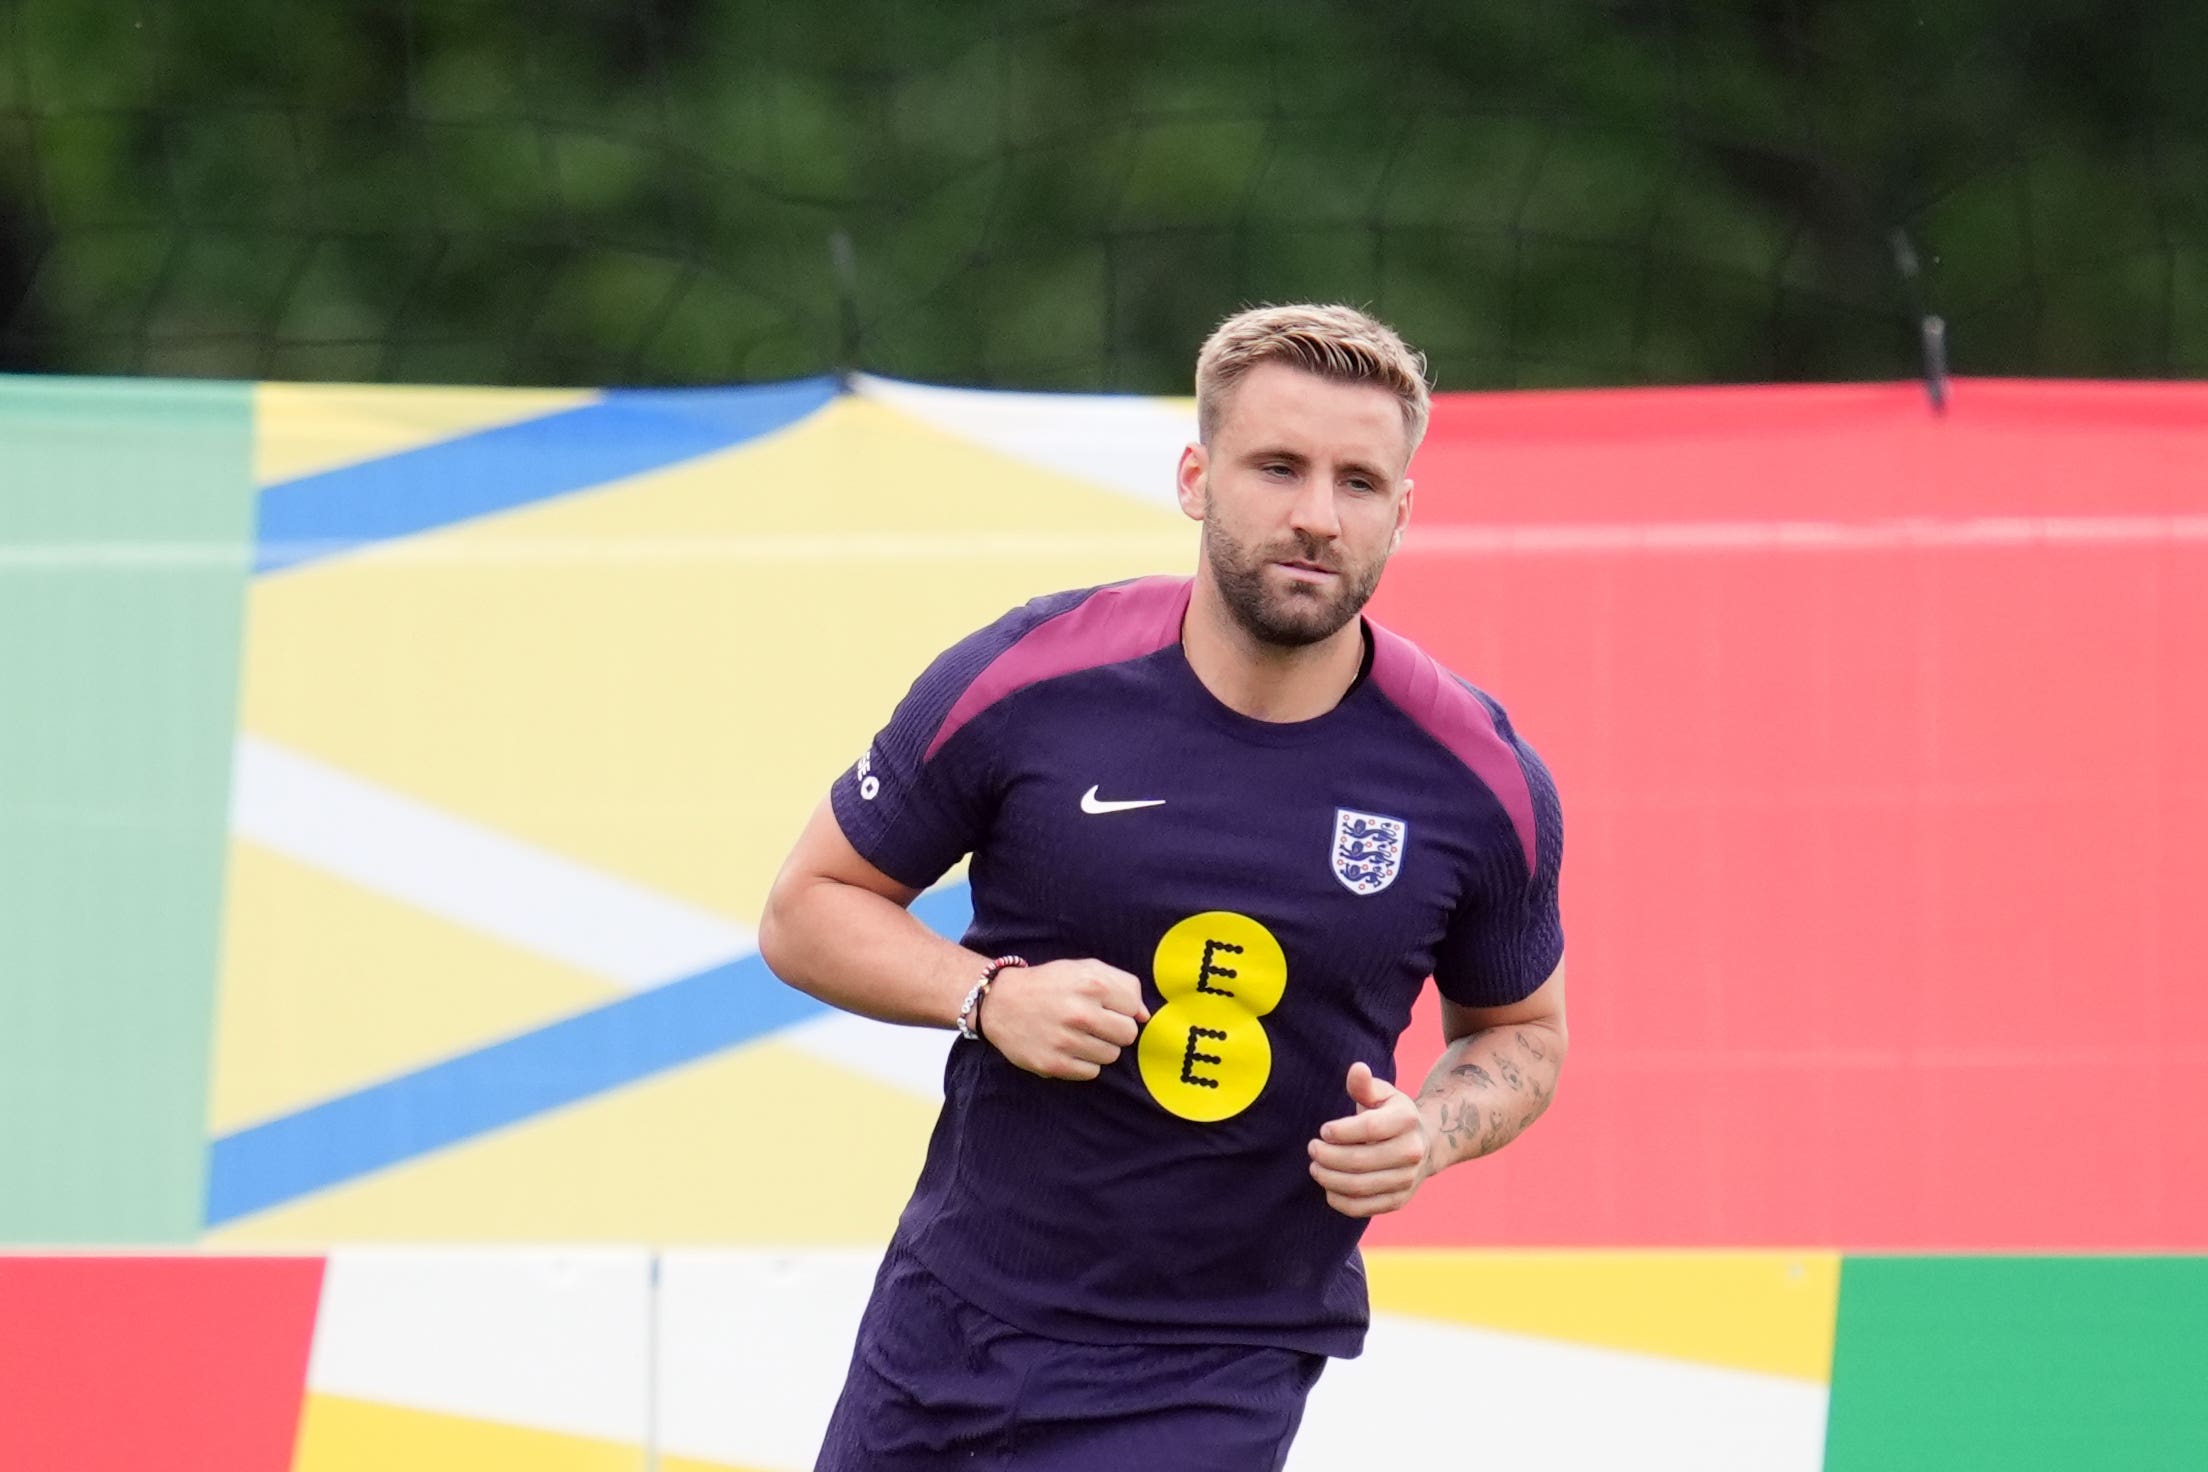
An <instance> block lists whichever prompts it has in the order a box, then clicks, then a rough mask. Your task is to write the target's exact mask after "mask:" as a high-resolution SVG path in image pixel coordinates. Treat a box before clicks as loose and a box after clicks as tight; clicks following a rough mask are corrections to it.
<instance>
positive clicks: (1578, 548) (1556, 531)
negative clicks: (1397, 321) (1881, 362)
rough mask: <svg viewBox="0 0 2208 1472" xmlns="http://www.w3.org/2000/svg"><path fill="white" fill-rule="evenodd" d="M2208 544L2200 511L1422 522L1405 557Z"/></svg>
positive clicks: (1407, 538) (2207, 525) (1406, 544)
mask: <svg viewBox="0 0 2208 1472" xmlns="http://www.w3.org/2000/svg"><path fill="white" fill-rule="evenodd" d="M2152 542H2208V516H1983V517H1975V518H1971V519H1968V520H1960V521H1938V520H1933V519H1931V518H1918V517H1902V518H1894V519H1889V520H1885V521H1860V522H1850V521H1680V522H1585V523H1572V522H1560V523H1551V524H1541V523H1526V524H1518V525H1497V526H1478V525H1463V524H1457V525H1449V526H1421V525H1420V524H1419V523H1418V522H1417V521H1416V520H1413V521H1412V523H1411V527H1410V530H1409V531H1408V532H1407V533H1405V535H1404V538H1403V552H1404V555H1406V556H1414V555H1415V556H1433V557H1482V556H1485V557H1511V556H1538V555H1542V554H1555V553H1586V552H1643V553H1665V552H1874V551H1884V550H1886V549H1889V548H1894V547H2032V546H2079V545H2096V546H2105V545H2132V544H2137V543H2152Z"/></svg>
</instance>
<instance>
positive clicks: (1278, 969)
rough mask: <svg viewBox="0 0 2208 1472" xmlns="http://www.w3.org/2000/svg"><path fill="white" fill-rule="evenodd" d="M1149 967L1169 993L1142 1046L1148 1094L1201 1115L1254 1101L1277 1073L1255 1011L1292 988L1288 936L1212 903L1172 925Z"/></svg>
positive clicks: (1209, 1117)
mask: <svg viewBox="0 0 2208 1472" xmlns="http://www.w3.org/2000/svg"><path fill="white" fill-rule="evenodd" d="M1150 972H1151V975H1152V977H1153V978H1155V979H1156V981H1157V983H1158V991H1159V992H1160V993H1161V994H1163V996H1164V997H1165V1005H1164V1006H1162V1007H1160V1008H1159V1009H1158V1010H1157V1011H1155V1012H1153V1013H1151V1014H1150V1021H1149V1022H1148V1023H1147V1024H1146V1025H1145V1026H1144V1027H1143V1029H1142V1038H1141V1040H1140V1041H1139V1042H1138V1043H1137V1044H1136V1045H1135V1059H1136V1062H1137V1063H1139V1064H1140V1065H1141V1067H1142V1082H1143V1084H1144V1086H1145V1087H1147V1088H1148V1089H1149V1090H1150V1096H1151V1097H1152V1098H1153V1099H1156V1100H1157V1101H1158V1102H1159V1103H1160V1104H1162V1105H1164V1106H1165V1107H1166V1109H1168V1110H1169V1111H1171V1112H1172V1113H1174V1114H1178V1115H1179V1116H1180V1117H1181V1118H1183V1119H1193V1120H1196V1121H1198V1122H1199V1123H1203V1124H1209V1123H1211V1122H1213V1121H1215V1120H1221V1119H1227V1118H1230V1117H1231V1116H1233V1115H1237V1114H1240V1113H1241V1112H1242V1111H1243V1110H1245V1109H1247V1108H1249V1107H1250V1105H1252V1104H1253V1103H1255V1102H1256V1101H1257V1096H1258V1095H1259V1094H1260V1093H1262V1092H1264V1089H1265V1080H1266V1079H1268V1078H1270V1077H1271V1076H1272V1072H1273V1044H1272V1040H1271V1039H1270V1038H1268V1037H1266V1036H1265V1024H1264V1023H1262V1022H1259V1021H1258V1020H1257V1019H1258V1018H1260V1017H1263V1016H1264V1015H1265V1014H1266V1013H1268V1012H1270V1011H1272V1010H1273V1009H1274V1008H1275V1007H1277V1006H1279V1005H1280V997H1281V993H1282V992H1284V991H1286V990H1287V989H1288V958H1287V956H1286V955H1284V954H1283V953H1282V951H1281V949H1280V942H1279V941H1277V940H1275V939H1274V938H1273V933H1272V932H1271V931H1269V930H1267V929H1266V928H1265V927H1264V926H1262V925H1260V924H1258V923H1257V922H1256V921H1255V920H1252V919H1251V918H1250V917H1249V916H1247V915H1237V914H1235V913H1234V912H1233V911H1232V910H1209V911H1206V912H1205V913H1204V914H1201V915H1191V916H1189V917H1188V918H1187V919H1186V920H1183V921H1182V922H1181V923H1180V924H1178V925H1176V926H1174V927H1173V928H1172V929H1171V930H1168V931H1167V932H1166V933H1165V938H1164V939H1163V940H1161V941H1159V942H1158V953H1157V956H1156V958H1155V959H1154V960H1152V962H1151V963H1150Z"/></svg>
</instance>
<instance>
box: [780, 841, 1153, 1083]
mask: <svg viewBox="0 0 2208 1472" xmlns="http://www.w3.org/2000/svg"><path fill="white" fill-rule="evenodd" d="M919 893H920V892H919V891H918V890H916V889H913V888H912V887H911V886H909V885H905V884H900V883H898V882H897V881H896V880H894V879H892V878H890V877H889V876H888V875H887V874H884V873H883V872H882V871H881V870H880V869H878V868H876V867H875V866H874V865H873V864H871V863H869V862H867V860H866V858H865V856H864V855H862V854H861V853H860V852H859V851H858V850H857V849H855V848H853V847H852V846H851V840H850V839H849V838H847V837H845V836H844V832H843V828H842V826H841V825H840V824H839V823H837V822H836V815H835V812H834V810H833V808H832V807H831V805H830V804H829V803H826V802H823V803H821V804H820V806H819V807H817V808H815V809H814V810H813V816H812V818H811V819H810V820H809V821H808V822H807V823H806V825H805V831H804V833H803V834H801V835H800V836H799V838H798V840H797V846H796V847H795V848H793V849H792V850H791V851H790V856H789V858H788V859H787V860H785V861H784V862H783V865H782V872H781V873H780V874H778V875H776V876H775V880H774V886H773V888H772V889H770V890H769V891H768V893H767V906H766V912H765V914H764V915H762V916H761V917H760V921H759V954H760V955H761V956H762V957H764V958H765V960H766V963H767V966H768V967H769V968H770V969H771V970H772V971H773V972H774V974H775V975H777V976H779V977H781V978H782V979H783V980H784V981H786V982H788V983H789V984H790V985H791V986H794V987H796V988H797V989H798V990H799V991H802V992H804V993H806V994H807V995H809V996H814V997H818V998H819V999H820V1000H821V1001H823V1002H826V1003H828V1004H829V1005H830V1006H833V1007H840V1008H842V1009H843V1010H844V1011H846V1012H856V1013H858V1014H860V1015H861V1016H865V1017H874V1018H879V1019H880V1020H882V1021H884V1022H902V1023H911V1024H918V1025H921V1026H929V1027H951V1026H954V1025H955V1024H956V1023H957V1021H958V1009H959V1007H960V1005H961V1004H962V1003H963V1002H964V1001H965V1000H966V993H967V992H968V991H969V990H970V989H971V988H972V987H973V984H974V982H975V981H976V980H977V979H978V978H979V977H980V976H981V973H982V968H983V967H984V966H985V965H987V964H988V960H989V958H988V957H985V956H983V955H981V954H980V953H978V952H975V951H969V950H967V949H966V948H965V947H964V946H961V945H959V944H957V943H956V942H953V941H949V940H945V939H944V938H943V937H942V936H940V935H937V934H936V933H935V932H934V931H932V930H930V929H928V927H927V926H925V925H923V924H921V923H920V921H919V920H917V919H915V918H914V917H913V915H912V913H911V912H910V911H909V910H907V909H906V908H905V907H906V906H908V905H910V904H911V903H912V902H913V900H914V899H915V898H916V897H918V895H919ZM1149 1017H1150V1012H1149V1009H1148V1008H1147V1007H1145V1006H1144V1005H1143V1001H1142V984H1141V983H1140V982H1138V981H1137V980H1136V979H1135V978H1134V977H1132V976H1130V975H1128V974H1127V973H1126V972H1124V971H1120V970H1117V969H1115V968H1113V967H1110V966H1106V965H1105V964H1104V963H1103V962H1101V961H1054V962H1051V963H1050V964H1048V965H1043V966H1037V967H1034V968H1033V969H1031V970H1013V971H1006V972H1004V973H1003V974H1002V975H1000V976H999V977H998V978H997V980H996V981H995V982H994V983H992V984H991V986H990V988H989V996H988V1000H987V1001H985V1002H984V1003H983V1004H982V1008H981V1016H980V1030H981V1033H982V1035H983V1036H984V1037H985V1038H987V1039H988V1041H989V1042H990V1043H991V1044H992V1045H994V1046H995V1047H996V1049H997V1051H998V1052H1000V1053H1002V1054H1004V1055H1005V1057H1007V1058H1009V1059H1011V1060H1012V1062H1014V1063H1016V1064H1018V1065H1019V1066H1020V1067H1021V1068H1024V1069H1026V1070H1028V1071H1029V1072H1030V1073H1039V1074H1043V1075H1046V1076H1047V1077H1051V1078H1067V1079H1088V1078H1095V1077H1096V1076H1097V1074H1098V1073H1099V1072H1101V1071H1102V1070H1103V1069H1104V1068H1106V1067H1108V1066H1110V1065H1111V1064H1112V1063H1113V1062H1114V1061H1115V1060H1117V1059H1118V1057H1119V1053H1120V1050H1121V1049H1122V1048H1125V1047H1129V1046H1131V1045H1132V1044H1133V1043H1134V1041H1135V1035H1136V1030H1137V1024H1138V1023H1141V1022H1146V1021H1148V1020H1149Z"/></svg>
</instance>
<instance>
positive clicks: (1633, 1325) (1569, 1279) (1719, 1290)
mask: <svg viewBox="0 0 2208 1472" xmlns="http://www.w3.org/2000/svg"><path fill="white" fill-rule="evenodd" d="M1366 1268H1367V1271H1368V1273H1369V1275H1370V1277H1371V1282H1372V1306H1373V1308H1374V1309H1375V1310H1377V1311H1379V1312H1382V1313H1395V1314H1405V1315H1409V1316H1413V1317H1417V1318H1423V1319H1438V1320H1441V1321H1444V1322H1447V1323H1451V1324H1458V1325H1465V1326H1469V1327H1474V1328H1482V1329H1499V1330H1503V1331H1505V1332H1507V1333H1513V1334H1528V1335H1534V1336H1537V1337H1539V1338H1542V1339H1559V1340H1565V1341H1568V1342H1572V1343H1578V1344H1590V1345H1597V1346H1600V1347H1602V1348H1606V1349H1622V1350H1629V1351H1632V1352H1634V1353H1638V1354H1650V1355H1660V1356H1662V1357H1664V1358H1666V1359H1677V1360H1689V1361H1693V1362H1697V1363H1701V1364H1709V1365H1719V1366H1723V1367H1725V1368H1728V1369H1736V1370H1754V1371H1760V1372H1762V1373H1764V1374H1769V1375H1784V1376H1787V1377H1789V1378H1792V1379H1796V1380H1809V1381H1815V1382H1817V1383H1819V1384H1826V1383H1829V1382H1830V1381H1831V1379H1832V1335H1833V1323H1834V1319H1835V1315H1836V1314H1837V1312H1838V1309H1839V1303H1840V1256H1839V1254H1838V1253H1832V1252H1465V1251H1455V1250H1439V1251H1429V1250H1424V1249H1411V1248H1397V1249H1393V1250H1388V1251H1375V1252H1373V1253H1371V1254H1370V1255H1369V1257H1368V1259H1367V1262H1366Z"/></svg>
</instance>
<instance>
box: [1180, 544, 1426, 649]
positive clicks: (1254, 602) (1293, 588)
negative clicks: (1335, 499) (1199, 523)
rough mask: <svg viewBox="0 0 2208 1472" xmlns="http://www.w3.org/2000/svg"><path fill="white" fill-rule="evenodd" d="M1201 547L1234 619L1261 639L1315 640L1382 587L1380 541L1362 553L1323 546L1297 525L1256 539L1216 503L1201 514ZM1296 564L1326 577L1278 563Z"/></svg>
mask: <svg viewBox="0 0 2208 1472" xmlns="http://www.w3.org/2000/svg"><path fill="white" fill-rule="evenodd" d="M1203 550H1204V559H1205V561H1206V562H1208V563H1209V564H1210V567H1211V574H1212V579H1213V581H1215V582H1216V583H1217V584H1218V585H1219V592H1220V594H1221V596H1222V597H1223V598H1224V599H1225V601H1226V605H1227V611H1228V612H1229V613H1231V614H1232V615H1233V616H1234V621H1235V622H1236V623H1238V624H1240V625H1241V626H1242V628H1243V630H1244V631H1245V632H1246V633H1248V634H1249V636H1250V637H1251V638H1253V639H1255V640H1256V641H1258V642H1259V643H1261V644H1270V645H1273V646H1275V647H1278V648H1283V649H1297V648H1301V647H1302V646H1304V645H1306V644H1316V643H1318V642H1319V641H1320V640H1322V639H1324V638H1326V637H1328V636H1329V635H1331V634H1333V633H1334V632H1336V631H1337V630H1339V629H1340V628H1341V627H1342V626H1343V625H1344V624H1346V623H1348V622H1349V621H1350V620H1351V619H1353V618H1355V617H1356V616H1357V614H1358V612H1359V611H1360V610H1362V609H1363V608H1364V606H1365V604H1366V603H1367V602H1368V601H1369V600H1370V599H1371V597H1372V595H1373V590H1374V589H1376V588H1378V587H1379V586H1380V573H1381V570H1382V569H1383V568H1385V567H1386V566H1387V562H1388V553H1387V549H1386V547H1385V546H1383V547H1382V548H1381V549H1380V550H1379V551H1377V552H1375V553H1373V554H1371V555H1369V556H1367V557H1364V558H1363V559H1361V560H1359V559H1355V558H1353V556H1352V554H1351V553H1350V552H1349V551H1348V549H1346V548H1344V547H1343V546H1342V545H1341V543H1340V542H1339V541H1336V542H1335V543H1333V544H1332V545H1323V544H1322V543H1321V542H1320V539H1318V538H1316V537H1313V536H1311V535H1310V534H1308V533H1306V532H1303V531H1300V530H1297V529H1294V528H1290V529H1288V530H1286V531H1285V532H1283V533H1282V534H1280V535H1278V536H1276V537H1275V538H1273V539H1272V540H1271V541H1269V542H1266V543H1264V544H1261V545H1255V546H1253V545H1251V544H1250V543H1247V542H1245V541H1243V540H1242V539H1241V538H1240V537H1238V536H1237V535H1236V534H1235V532H1234V531H1233V530H1232V529H1231V528H1230V527H1229V526H1228V525H1227V521H1226V518H1225V517H1223V516H1221V515H1219V514H1218V512H1217V511H1216V510H1214V512H1213V514H1212V515H1210V516H1209V517H1207V518H1206V519H1205V521H1204V530H1203ZM1297 563H1300V564H1303V565H1304V566H1306V567H1308V568H1310V569H1311V570H1312V571H1314V572H1318V573H1323V574H1326V575H1327V576H1324V577H1320V578H1312V577H1297V576H1293V575H1292V574H1290V573H1288V572H1286V571H1284V570H1283V567H1282V565H1283V564H1297Z"/></svg>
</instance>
